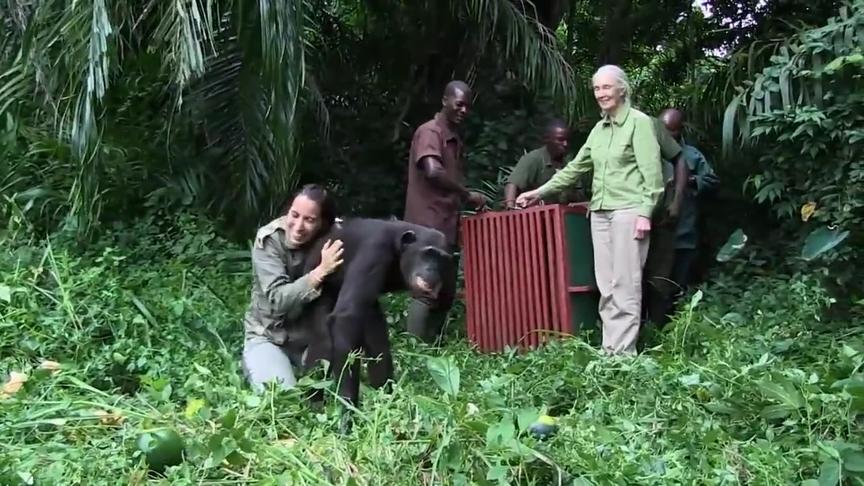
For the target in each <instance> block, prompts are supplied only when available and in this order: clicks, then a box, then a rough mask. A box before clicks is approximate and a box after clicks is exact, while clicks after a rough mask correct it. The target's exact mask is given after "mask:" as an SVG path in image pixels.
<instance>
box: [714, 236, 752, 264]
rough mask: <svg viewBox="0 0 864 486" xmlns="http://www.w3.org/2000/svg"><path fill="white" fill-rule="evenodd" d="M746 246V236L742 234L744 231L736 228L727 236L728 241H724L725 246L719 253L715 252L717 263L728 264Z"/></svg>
mask: <svg viewBox="0 0 864 486" xmlns="http://www.w3.org/2000/svg"><path fill="white" fill-rule="evenodd" d="M746 244H747V235H745V234H744V231H743V230H741V228H738V229H737V230H735V232H734V233H732V235H730V236H729V239H728V240H726V244H724V245H723V247H722V248H720V251H718V252H717V261H718V262H728V261H729V260H731V259H732V258H733V257H734V256H735V255H737V254H738V252H739V251H741V249H742V248H744V245H746Z"/></svg>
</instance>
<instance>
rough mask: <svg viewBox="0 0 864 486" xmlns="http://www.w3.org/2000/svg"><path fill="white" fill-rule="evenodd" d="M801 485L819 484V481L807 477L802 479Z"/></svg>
mask: <svg viewBox="0 0 864 486" xmlns="http://www.w3.org/2000/svg"><path fill="white" fill-rule="evenodd" d="M801 486H819V481H817V480H815V479H805V480H804V481H801Z"/></svg>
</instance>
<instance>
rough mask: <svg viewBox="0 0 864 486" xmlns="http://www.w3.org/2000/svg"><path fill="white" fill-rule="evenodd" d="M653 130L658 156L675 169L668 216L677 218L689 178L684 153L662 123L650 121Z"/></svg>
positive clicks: (656, 120)
mask: <svg viewBox="0 0 864 486" xmlns="http://www.w3.org/2000/svg"><path fill="white" fill-rule="evenodd" d="M652 121H653V123H654V130H655V131H656V132H657V143H659V144H660V156H661V157H663V158H664V159H665V160H668V161H669V162H671V163H672V166H673V167H675V174H674V180H675V194H673V198H672V203H671V205H670V207H669V213H670V216H672V217H673V218H677V217H678V215H679V214H680V213H681V205H682V204H683V202H684V199H683V197H684V191H685V190H687V181H688V179H689V178H690V170H689V167H687V163H686V162H687V161H686V160H685V159H684V151H683V149H682V147H681V144H679V143H678V142H677V141H676V140H675V139H674V138H672V135H670V134H669V131H668V130H666V127H665V126H663V123H662V122H661V121H660V120H658V119H657V118H653V119H652Z"/></svg>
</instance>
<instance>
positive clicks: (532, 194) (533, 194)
mask: <svg viewBox="0 0 864 486" xmlns="http://www.w3.org/2000/svg"><path fill="white" fill-rule="evenodd" d="M539 200H540V191H538V190H537V189H534V190H533V191H528V192H523V193H522V194H519V197H517V198H516V205H517V206H519V207H520V208H525V207H528V206H533V205H534V204H536V203H537V202H538V201H539Z"/></svg>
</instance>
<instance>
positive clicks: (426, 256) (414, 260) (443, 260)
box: [399, 230, 454, 300]
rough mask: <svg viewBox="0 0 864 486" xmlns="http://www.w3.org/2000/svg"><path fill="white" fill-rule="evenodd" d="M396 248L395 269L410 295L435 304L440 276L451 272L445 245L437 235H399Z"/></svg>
mask: <svg viewBox="0 0 864 486" xmlns="http://www.w3.org/2000/svg"><path fill="white" fill-rule="evenodd" d="M399 244H400V245H401V248H402V250H401V252H400V253H401V257H400V262H399V267H400V269H401V270H402V276H403V278H405V283H406V284H407V285H408V289H409V291H410V293H411V295H412V296H413V297H415V298H420V299H423V300H435V299H437V298H438V293H439V292H440V291H441V284H442V282H443V277H444V275H446V274H447V272H451V271H453V268H452V266H453V264H454V262H453V256H452V255H451V254H450V252H448V251H447V250H446V248H447V241H446V239H445V238H444V235H443V234H442V233H440V232H439V231H435V230H430V231H423V232H420V234H419V235H418V234H417V233H415V232H414V231H411V230H408V231H405V232H404V233H402V236H401V238H400V241H399Z"/></svg>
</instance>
